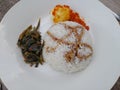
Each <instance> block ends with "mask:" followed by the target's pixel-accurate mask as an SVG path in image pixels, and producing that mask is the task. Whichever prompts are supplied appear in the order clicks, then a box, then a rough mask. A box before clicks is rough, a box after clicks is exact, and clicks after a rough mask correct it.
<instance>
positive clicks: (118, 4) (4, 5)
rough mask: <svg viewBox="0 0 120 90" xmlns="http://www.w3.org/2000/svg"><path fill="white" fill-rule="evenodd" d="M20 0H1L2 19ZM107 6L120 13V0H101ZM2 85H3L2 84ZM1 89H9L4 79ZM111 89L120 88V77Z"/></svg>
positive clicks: (117, 89) (119, 89) (0, 12)
mask: <svg viewBox="0 0 120 90" xmlns="http://www.w3.org/2000/svg"><path fill="white" fill-rule="evenodd" d="M18 1H20V0H0V21H1V20H2V18H3V17H4V15H5V14H6V12H7V11H8V10H9V9H10V8H11V7H12V6H13V5H14V4H16V3H17V2H18ZM100 1H101V2H103V3H104V4H105V5H106V6H110V7H111V8H112V9H114V10H115V12H116V13H117V14H119V15H120V0H100ZM1 85H2V86H1ZM0 90H9V88H8V89H7V88H6V87H5V85H4V81H2V80H0ZM111 90H120V77H118V80H117V81H116V83H115V85H114V86H113V87H112V88H111Z"/></svg>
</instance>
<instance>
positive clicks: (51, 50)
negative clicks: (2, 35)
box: [17, 5, 93, 73]
mask: <svg viewBox="0 0 120 90" xmlns="http://www.w3.org/2000/svg"><path fill="white" fill-rule="evenodd" d="M51 15H52V20H53V23H52V26H51V27H50V28H49V29H48V30H47V32H46V33H45V35H44V36H43V37H42V38H41V35H40V34H41V33H40V32H38V28H39V26H40V20H39V22H38V25H37V26H36V27H32V25H30V26H29V27H28V28H27V29H26V30H24V31H23V32H22V33H21V34H20V36H19V39H18V42H17V45H18V46H19V47H20V48H21V51H22V54H23V57H24V59H25V60H24V61H25V62H26V63H28V64H30V65H31V66H33V65H34V64H35V67H38V65H39V63H40V64H41V65H42V64H43V63H44V61H45V62H46V63H47V64H49V65H50V66H51V67H52V68H53V69H55V70H58V71H62V72H67V73H71V72H77V71H81V70H83V69H85V68H86V67H87V66H88V65H89V63H90V62H91V58H92V56H93V44H92V38H91V35H90V32H89V31H88V30H89V26H88V25H87V24H86V23H85V21H84V20H83V19H81V17H80V16H79V14H78V13H77V12H75V11H73V10H72V9H71V8H70V7H69V6H68V5H56V6H55V8H54V9H53V10H52V11H51ZM42 39H43V40H42Z"/></svg>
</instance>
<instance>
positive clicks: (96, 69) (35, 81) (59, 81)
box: [0, 0, 120, 90]
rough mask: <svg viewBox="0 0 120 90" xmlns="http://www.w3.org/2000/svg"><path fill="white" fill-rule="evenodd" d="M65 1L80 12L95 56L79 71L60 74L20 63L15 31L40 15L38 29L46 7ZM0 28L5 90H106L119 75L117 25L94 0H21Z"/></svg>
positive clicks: (44, 21)
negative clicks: (87, 29) (91, 37)
mask: <svg viewBox="0 0 120 90" xmlns="http://www.w3.org/2000/svg"><path fill="white" fill-rule="evenodd" d="M56 4H67V5H69V6H71V7H72V8H73V9H74V10H76V11H77V12H79V13H80V15H81V16H83V17H84V18H85V20H86V21H87V23H88V24H89V26H90V32H91V33H92V34H93V37H94V47H95V55H94V58H93V61H92V63H90V65H89V66H88V67H87V69H85V70H84V71H82V72H78V73H75V74H69V75H68V74H63V73H60V72H56V71H54V70H52V69H51V68H50V67H49V66H47V65H46V64H45V65H43V66H39V68H37V69H35V68H34V67H29V65H26V64H25V63H24V62H23V57H22V55H21V52H20V49H18V47H17V45H16V43H17V39H18V36H19V34H20V33H21V32H22V30H24V29H25V28H26V27H27V26H28V25H30V24H35V22H37V20H38V18H39V17H41V18H42V21H41V28H40V29H41V32H42V33H44V32H45V31H46V30H47V28H48V27H49V26H50V25H49V22H48V21H49V13H50V10H51V9H52V8H53V7H54V6H55V5H56ZM1 28H2V30H0V42H1V43H0V77H1V78H2V80H3V82H4V83H5V85H6V86H7V87H8V89H9V90H109V89H110V88H111V87H112V86H113V84H114V83H115V82H116V80H117V78H118V77H119V75H120V27H119V25H118V23H117V21H116V20H115V19H114V17H113V15H112V14H110V11H109V10H108V9H107V8H106V7H104V6H103V5H102V4H101V3H100V2H98V1H97V0H22V1H20V2H19V3H17V4H16V5H15V6H14V7H13V8H12V9H10V10H9V12H8V13H7V14H6V15H5V17H4V18H3V20H2V22H1Z"/></svg>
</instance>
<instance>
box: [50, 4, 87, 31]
mask: <svg viewBox="0 0 120 90" xmlns="http://www.w3.org/2000/svg"><path fill="white" fill-rule="evenodd" d="M51 14H52V16H53V22H54V23H58V22H63V21H73V22H77V23H79V24H81V25H82V26H83V27H85V28H86V29H87V30H89V26H88V25H86V23H85V21H84V19H83V18H81V17H80V15H79V14H78V13H77V12H75V11H74V10H72V9H71V8H70V7H69V6H68V5H56V6H55V7H54V9H53V10H52V12H51Z"/></svg>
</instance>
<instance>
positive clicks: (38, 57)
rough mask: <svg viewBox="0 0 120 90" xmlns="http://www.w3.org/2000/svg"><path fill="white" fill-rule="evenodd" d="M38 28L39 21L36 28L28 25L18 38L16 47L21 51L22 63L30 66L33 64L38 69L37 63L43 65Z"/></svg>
mask: <svg viewBox="0 0 120 90" xmlns="http://www.w3.org/2000/svg"><path fill="white" fill-rule="evenodd" d="M39 26H40V20H39V22H38V25H37V26H36V27H33V26H32V25H30V26H29V27H28V28H27V29H25V30H24V31H23V32H22V33H21V34H20V36H19V38H18V42H17V45H18V47H20V49H21V51H22V55H23V57H24V61H25V62H26V63H28V64H30V65H31V66H33V65H34V64H35V67H38V65H39V63H40V64H41V65H42V64H43V63H44V60H43V56H42V50H43V46H44V41H43V42H42V40H41V35H40V32H39V31H38V29H39Z"/></svg>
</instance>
